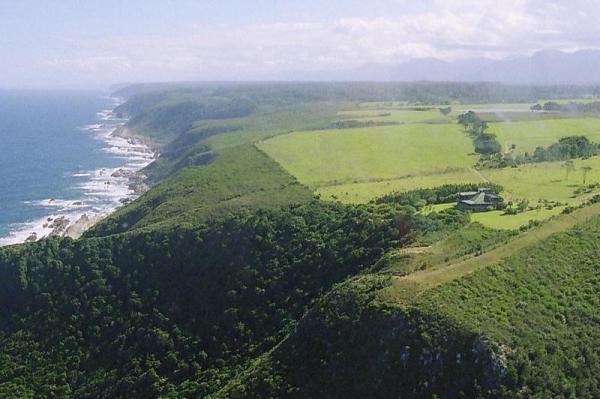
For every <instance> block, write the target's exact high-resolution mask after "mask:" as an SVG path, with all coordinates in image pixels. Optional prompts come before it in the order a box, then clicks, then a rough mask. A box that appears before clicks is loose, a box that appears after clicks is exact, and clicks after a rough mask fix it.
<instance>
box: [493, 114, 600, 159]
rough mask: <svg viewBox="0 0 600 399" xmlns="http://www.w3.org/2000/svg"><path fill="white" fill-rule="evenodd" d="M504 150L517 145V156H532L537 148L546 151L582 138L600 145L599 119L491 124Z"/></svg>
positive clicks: (561, 119)
mask: <svg viewBox="0 0 600 399" xmlns="http://www.w3.org/2000/svg"><path fill="white" fill-rule="evenodd" d="M489 131H490V133H494V134H496V136H497V137H498V141H499V142H500V144H502V145H503V146H504V148H508V147H510V145H511V144H515V145H516V149H515V153H517V154H518V153H525V152H529V153H530V154H531V153H533V151H534V150H535V148H536V147H538V146H542V147H547V146H549V145H550V144H552V143H556V142H557V141H558V139H560V138H561V137H565V136H574V135H583V136H586V137H587V138H588V139H590V140H591V141H596V142H600V118H560V119H543V120H537V121H521V122H502V123H490V127H489Z"/></svg>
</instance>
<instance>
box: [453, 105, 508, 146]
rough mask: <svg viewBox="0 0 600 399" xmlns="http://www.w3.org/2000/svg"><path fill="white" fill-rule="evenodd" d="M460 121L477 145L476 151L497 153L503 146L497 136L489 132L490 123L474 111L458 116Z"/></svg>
mask: <svg viewBox="0 0 600 399" xmlns="http://www.w3.org/2000/svg"><path fill="white" fill-rule="evenodd" d="M458 123H459V124H460V125H462V126H463V128H464V129H465V131H466V132H467V134H468V135H469V137H471V140H473V145H474V146H475V152H476V153H478V154H482V155H487V154H497V153H500V151H501V150H502V146H501V145H500V143H499V142H498V140H496V136H495V135H494V134H492V133H487V129H488V124H487V122H486V121H484V120H481V118H480V117H479V116H478V115H477V114H476V113H475V112H473V111H467V112H465V113H463V114H460V115H459V116H458Z"/></svg>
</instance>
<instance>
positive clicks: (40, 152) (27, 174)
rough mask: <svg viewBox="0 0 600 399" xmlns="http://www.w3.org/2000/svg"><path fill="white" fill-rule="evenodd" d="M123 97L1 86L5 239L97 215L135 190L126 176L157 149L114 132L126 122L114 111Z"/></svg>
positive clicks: (1, 233) (0, 194)
mask: <svg viewBox="0 0 600 399" xmlns="http://www.w3.org/2000/svg"><path fill="white" fill-rule="evenodd" d="M119 103H120V100H119V99H116V98H111V97H108V96H106V95H105V94H103V93H99V92H86V91H81V92H79V91H77V92H75V91H0V245H7V244H13V243H17V242H23V241H25V240H26V239H27V238H30V239H32V235H33V233H35V235H34V236H33V237H36V238H41V237H43V236H46V235H48V234H50V233H51V232H52V231H53V230H54V231H55V232H56V230H55V229H56V227H57V226H58V225H59V224H60V225H66V221H67V220H68V224H72V223H73V222H75V221H76V220H78V219H80V218H81V217H82V215H86V217H88V218H90V219H91V218H93V219H97V218H99V217H101V216H104V215H106V214H108V213H110V212H111V211H113V210H114V209H115V208H116V207H118V206H120V205H122V203H123V202H124V201H125V200H126V199H127V200H131V199H132V198H133V197H134V196H135V193H134V192H133V191H132V190H130V189H129V187H128V186H129V179H128V178H127V177H126V175H128V174H130V173H131V172H132V171H135V170H139V169H141V168H143V167H144V166H146V165H147V164H148V163H150V162H151V161H152V159H153V154H152V153H151V152H150V151H149V150H148V149H147V147H145V146H143V145H141V144H139V143H137V142H135V141H134V140H132V139H125V138H120V137H113V136H112V132H113V131H114V130H115V129H116V128H118V127H119V126H120V125H122V124H123V123H124V122H125V120H122V119H118V118H117V117H116V116H115V115H113V114H112V112H111V111H112V109H114V108H115V107H116V106H117V105H118V104H119ZM115 172H116V173H115ZM58 221H61V223H58ZM62 227H64V226H62Z"/></svg>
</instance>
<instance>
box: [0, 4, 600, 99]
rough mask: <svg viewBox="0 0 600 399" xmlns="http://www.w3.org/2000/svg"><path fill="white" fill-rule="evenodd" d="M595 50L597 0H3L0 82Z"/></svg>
mask: <svg viewBox="0 0 600 399" xmlns="http://www.w3.org/2000/svg"><path fill="white" fill-rule="evenodd" d="M599 47H600V1H598V0H569V1H567V0H563V1H555V0H493V1H490V0H421V1H417V0H360V1H355V0H345V1H342V0H327V1H323V0H321V1H316V0H301V1H300V0H198V1H191V0H190V1H188V0H162V1H159V0H145V1H142V0H118V1H117V0H102V1H95V0H87V1H83V0H79V1H76V0H0V87H4V88H29V87H77V88H82V87H89V88H107V87H109V86H110V85H112V84H117V83H131V82H148V81H182V80H256V79H258V80H265V79H270V78H273V77H278V76H285V77H287V78H294V76H295V74H298V75H300V74H302V72H303V71H304V72H307V71H336V70H344V69H352V68H358V67H360V66H362V65H365V64H371V63H376V64H385V65H394V64H398V63H402V62H405V61H407V60H410V59H415V58H430V57H431V58H438V59H442V60H448V61H452V60H459V59H468V58H477V57H485V58H493V59H502V58H510V57H519V56H525V55H530V54H532V53H533V52H535V51H538V50H542V49H555V50H563V51H576V50H580V49H596V48H599Z"/></svg>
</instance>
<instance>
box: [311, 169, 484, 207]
mask: <svg viewBox="0 0 600 399" xmlns="http://www.w3.org/2000/svg"><path fill="white" fill-rule="evenodd" d="M482 181H483V180H482V179H481V178H480V177H479V176H478V175H477V174H475V173H474V172H473V171H472V170H469V169H466V168H464V169H461V170H458V171H453V172H449V173H438V174H433V175H426V176H416V177H407V178H403V179H395V180H387V181H381V182H368V183H347V184H340V185H334V186H325V187H319V188H318V189H317V190H316V192H317V193H318V194H320V195H321V197H322V198H323V199H332V198H335V199H337V200H340V201H342V202H346V203H354V204H357V203H365V202H369V201H370V200H372V199H374V198H377V197H381V196H382V195H384V194H387V193H390V192H394V191H409V190H414V189H417V188H423V187H437V186H441V185H442V184H460V183H477V182H482Z"/></svg>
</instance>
